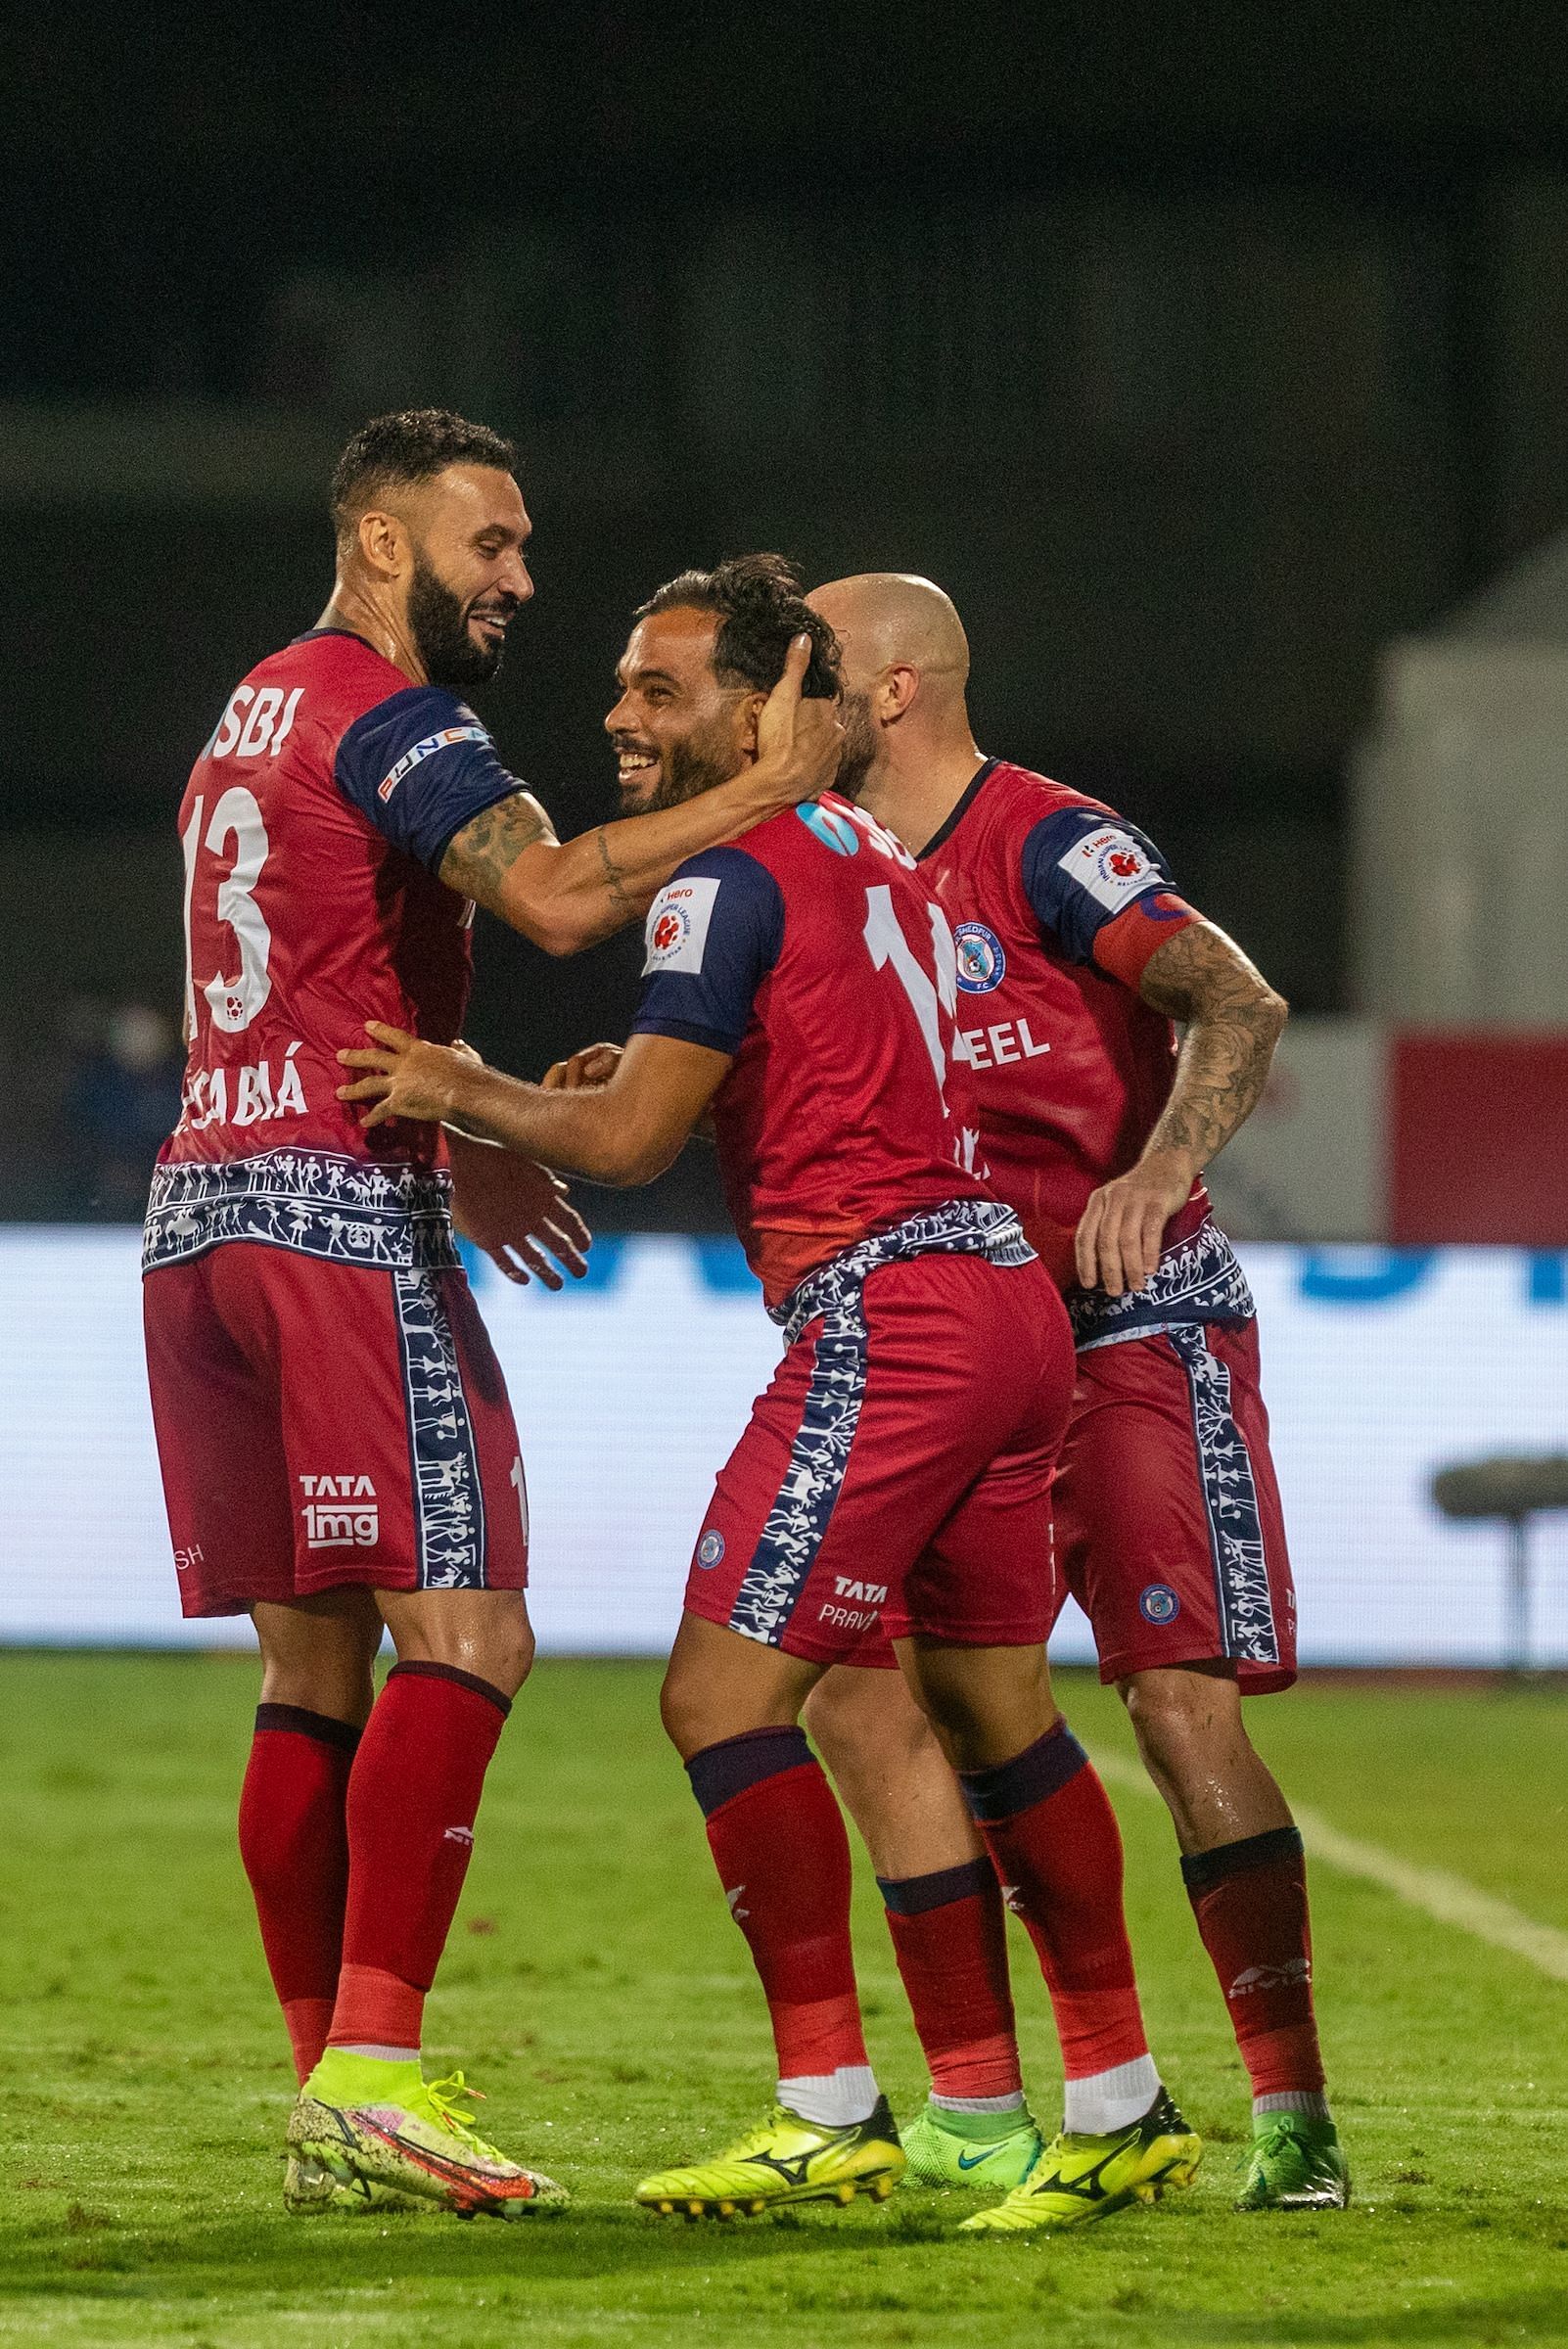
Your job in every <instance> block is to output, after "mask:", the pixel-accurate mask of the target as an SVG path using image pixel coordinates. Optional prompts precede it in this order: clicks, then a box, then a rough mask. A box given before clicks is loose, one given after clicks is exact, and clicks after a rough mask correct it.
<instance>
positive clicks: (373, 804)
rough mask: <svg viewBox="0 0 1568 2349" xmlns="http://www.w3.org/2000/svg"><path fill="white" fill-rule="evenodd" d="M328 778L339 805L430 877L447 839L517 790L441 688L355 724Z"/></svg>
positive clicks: (421, 691)
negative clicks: (348, 805) (348, 806)
mask: <svg viewBox="0 0 1568 2349" xmlns="http://www.w3.org/2000/svg"><path fill="white" fill-rule="evenodd" d="M335 775H336V780H337V784H338V788H339V790H340V791H341V792H342V793H343V795H344V797H345V799H346V800H349V801H351V802H352V804H353V806H356V807H357V808H358V809H359V812H360V814H361V815H365V816H368V817H369V818H370V821H371V822H372V823H373V824H374V825H375V827H376V829H377V831H378V832H380V833H382V834H383V835H384V837H385V838H386V839H388V840H390V841H391V842H392V846H393V848H396V849H402V850H404V851H406V852H407V853H408V854H409V855H410V856H414V857H417V858H418V860H419V862H420V863H421V864H423V865H426V866H428V867H429V869H430V871H431V872H433V873H434V872H437V871H438V870H439V868H440V861H441V858H442V857H443V856H444V855H445V853H446V851H447V848H448V846H449V845H450V843H451V839H452V835H453V834H454V833H456V832H460V831H461V830H462V828H463V826H464V825H465V824H466V823H467V822H468V821H469V820H470V818H471V817H473V816H476V815H480V814H482V813H483V812H484V809H485V808H486V807H493V806H495V803H496V802H497V800H504V799H507V798H509V797H510V795H511V794H512V793H513V792H514V791H518V790H520V789H521V788H522V787H521V785H520V784H519V782H518V779H517V777H516V776H515V775H514V774H511V773H509V772H508V770H507V769H506V768H505V767H504V766H503V765H502V764H501V761H500V760H499V759H498V758H497V757H496V755H495V745H494V743H493V742H491V740H490V736H489V730H488V728H487V727H485V726H482V725H481V723H480V721H479V719H478V718H477V717H476V716H475V715H474V713H473V711H472V710H470V709H469V707H468V705H467V703H466V702H460V701H459V700H458V698H457V696H456V694H455V693H449V692H448V691H447V689H446V688H445V686H443V685H410V686H409V687H408V688H407V690H406V691H405V692H402V693H393V694H390V695H389V696H388V698H387V700H386V701H384V702H378V703H377V704H376V706H375V708H374V709H373V710H367V711H366V712H365V714H364V715H363V716H362V717H356V718H355V719H354V721H353V723H352V725H351V726H349V727H347V728H346V731H345V733H344V736H343V739H342V741H341V742H340V743H339V745H338V759H337V765H336V768H335Z"/></svg>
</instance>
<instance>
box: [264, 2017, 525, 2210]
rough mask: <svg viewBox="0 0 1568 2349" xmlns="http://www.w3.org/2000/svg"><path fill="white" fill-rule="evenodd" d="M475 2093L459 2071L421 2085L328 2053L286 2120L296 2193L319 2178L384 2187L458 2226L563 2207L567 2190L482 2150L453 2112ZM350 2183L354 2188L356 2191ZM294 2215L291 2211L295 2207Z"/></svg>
mask: <svg viewBox="0 0 1568 2349" xmlns="http://www.w3.org/2000/svg"><path fill="white" fill-rule="evenodd" d="M477 2093H478V2092H477V2091H476V2090H473V2089H471V2088H469V2087H468V2086H467V2084H466V2083H465V2081H464V2079H463V2075H462V2073H461V2072H454V2073H453V2074H452V2075H451V2078H450V2079H448V2080H433V2081H430V2082H428V2083H427V2082H426V2080H425V2079H424V2078H423V2077H422V2075H421V2072H420V2068H419V2065H418V2064H417V2063H387V2062H383V2061H380V2060H378V2059H377V2058H376V2057H374V2056H365V2055H349V2054H346V2053H345V2052H344V2051H343V2050H342V2049H339V2048H329V2049H328V2050H327V2052H326V2054H325V2055H324V2056H323V2057H322V2059H321V2061H320V2062H319V2063H318V2064H317V2066H316V2068H315V2070H314V2071H313V2072H312V2073H311V2075H310V2077H309V2079H308V2080H307V2081H306V2082H305V2084H304V2086H303V2088H302V2089H301V2090H300V2098H299V2102H298V2103H297V2104H296V2105H295V2108H294V2111H293V2112H292V2113H291V2115H290V2116H289V2151H290V2152H291V2153H292V2154H293V2155H294V2157H295V2159H296V2161H297V2162H298V2163H299V2164H300V2168H299V2170H298V2171H297V2173H296V2185H297V2191H299V2192H300V2193H304V2192H310V2193H312V2194H313V2193H314V2192H315V2191H316V2190H317V2180H316V2175H315V2173H316V2172H317V2171H319V2170H325V2171H326V2172H327V2173H328V2175H329V2176H330V2177H332V2178H333V2179H334V2180H336V2182H337V2183H338V2185H340V2186H341V2187H344V2188H347V2189H349V2191H351V2192H352V2191H357V2190H358V2188H365V2187H368V2188H391V2189H392V2191H393V2192H394V2193H397V2194H405V2195H408V2196H410V2197H412V2198H413V2199H414V2200H415V2201H416V2202H419V2203H422V2204H424V2205H425V2206H426V2207H430V2206H431V2205H434V2206H435V2207H436V2208H437V2209H438V2210H449V2211H452V2212H453V2213H454V2214H455V2215H456V2216H457V2217H458V2218H460V2219H472V2218H476V2217H481V2216H483V2217H486V2218H493V2219H521V2218H527V2217H530V2216H531V2215H532V2213H533V2212H534V2211H538V2210H559V2209H562V2208H564V2206H565V2204H566V2202H567V2200H568V2195H567V2191H566V2188H564V2187H561V2186H557V2185H556V2183H555V2180H554V2179H553V2178H546V2177H545V2176H544V2174H543V2173H542V2171H539V2170H528V2169H524V2168H523V2166H522V2164H521V2163H519V2162H515V2161H508V2160H507V2158H506V2156H505V2155H504V2154H503V2153H499V2152H497V2150H496V2148H495V2147H494V2145H489V2144H486V2143H485V2142H484V2139H483V2138H482V2137H480V2136H479V2135H478V2133H477V2132H476V2131H475V2129H474V2126H473V2115H472V2114H471V2113H469V2112H464V2111H460V2110H459V2109H458V2107H459V2104H460V2103H461V2101H462V2099H464V2098H465V2097H468V2096H474V2095H476V2094H477ZM356 2182H357V2185H356ZM295 2207H298V2205H295Z"/></svg>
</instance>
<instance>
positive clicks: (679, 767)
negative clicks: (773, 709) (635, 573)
mask: <svg viewBox="0 0 1568 2349" xmlns="http://www.w3.org/2000/svg"><path fill="white" fill-rule="evenodd" d="M718 628H719V620H718V615H717V614H716V613H714V612H700V611H697V610H695V609H694V608H693V607H691V606H689V605H676V606H675V607H673V608H672V609H671V610H670V611H668V612H655V613H650V614H649V616H648V618H647V619H646V620H640V621H638V622H637V624H636V626H635V627H634V628H633V629H632V631H631V638H630V641H629V643H628V644H627V646H626V649H625V652H624V654H623V657H622V661H621V665H620V667H619V668H617V670H616V682H617V684H618V685H619V686H620V688H621V698H620V700H619V701H618V702H617V703H616V706H615V708H614V709H613V710H612V711H611V713H610V714H609V716H608V717H607V718H606V719H605V721H604V723H605V731H606V733H607V734H608V735H609V737H610V739H611V741H612V742H613V743H614V745H615V751H616V760H617V768H618V781H619V783H620V786H621V807H622V813H623V814H624V815H646V814H647V813H649V812H650V811H651V810H652V809H653V808H656V807H677V806H680V804H681V803H682V802H683V801H685V800H694V799H695V798H696V797H697V795H698V793H699V792H704V791H712V790H713V789H714V788H715V785H716V784H719V783H727V782H728V781H729V779H730V777H731V776H732V775H737V774H739V772H740V770H741V768H742V767H743V766H744V765H745V764H746V763H747V761H748V760H750V759H751V758H753V757H754V756H755V754H756V749H757V713H758V712H759V710H760V709H761V706H762V704H763V702H764V701H765V699H766V696H765V695H764V694H762V693H760V692H758V691H757V689H756V688H755V687H753V686H748V685H725V684H722V683H720V681H719V679H718V677H717V676H716V675H715V671H714V643H715V638H716V636H717V634H718Z"/></svg>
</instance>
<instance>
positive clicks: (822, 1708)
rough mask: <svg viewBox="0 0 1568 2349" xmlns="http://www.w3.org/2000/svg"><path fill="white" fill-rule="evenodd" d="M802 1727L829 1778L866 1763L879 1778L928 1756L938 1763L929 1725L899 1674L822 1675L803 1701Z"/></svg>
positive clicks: (845, 1669) (850, 1670)
mask: <svg viewBox="0 0 1568 2349" xmlns="http://www.w3.org/2000/svg"><path fill="white" fill-rule="evenodd" d="M806 1726H807V1728H808V1729H809V1730H810V1732H811V1737H812V1741H813V1742H814V1744H815V1745H816V1747H817V1750H818V1751H819V1752H820V1754H821V1756H822V1759H823V1761H824V1762H825V1763H826V1764H827V1766H828V1768H829V1770H830V1771H832V1773H833V1774H834V1776H835V1777H839V1776H842V1775H843V1773H845V1772H846V1771H853V1770H854V1768H855V1766H856V1764H857V1763H862V1762H863V1761H864V1760H865V1759H866V1758H867V1757H874V1758H875V1760H876V1762H877V1764H878V1767H879V1769H880V1770H881V1771H883V1772H887V1771H892V1770H899V1769H904V1768H907V1767H910V1766H913V1765H915V1764H917V1763H919V1762H920V1760H921V1759H922V1758H923V1757H925V1756H928V1755H931V1754H933V1753H938V1754H939V1758H940V1749H938V1747H937V1741H936V1737H935V1734H934V1732H933V1730H932V1727H931V1724H930V1722H929V1721H928V1720H927V1719H926V1716H925V1714H924V1713H923V1712H922V1711H921V1709H920V1706H919V1705H918V1704H917V1703H916V1702H915V1699H914V1698H913V1696H911V1694H910V1693H909V1688H908V1684H907V1682H906V1681H905V1680H904V1677H903V1675H902V1673H901V1672H878V1671H874V1670H860V1669H856V1668H855V1667H853V1666H841V1667H839V1668H838V1669H836V1670H834V1671H832V1672H830V1673H828V1674H827V1675H826V1677H825V1678H824V1679H822V1680H820V1681H818V1682H817V1684H816V1686H815V1687H814V1688H813V1689H812V1691H811V1693H810V1695H809V1697H808V1698H807V1704H806Z"/></svg>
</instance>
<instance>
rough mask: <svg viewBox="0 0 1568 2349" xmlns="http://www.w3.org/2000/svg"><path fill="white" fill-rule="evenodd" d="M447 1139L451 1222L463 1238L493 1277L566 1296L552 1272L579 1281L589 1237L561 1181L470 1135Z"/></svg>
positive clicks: (559, 1277)
mask: <svg viewBox="0 0 1568 2349" xmlns="http://www.w3.org/2000/svg"><path fill="white" fill-rule="evenodd" d="M447 1139H448V1147H449V1151H450V1155H451V1162H452V1221H453V1223H454V1224H455V1225H456V1227H457V1229H458V1231H459V1232H460V1233H461V1234H462V1236H463V1238H464V1239H465V1240H472V1241H473V1243H474V1245H475V1247H476V1248H480V1249H483V1251H484V1254H485V1255H486V1256H487V1257H488V1258H489V1260H490V1262H491V1264H492V1265H494V1267H495V1268H496V1270H497V1271H498V1272H503V1273H504V1274H505V1275H506V1277H507V1279H508V1280H512V1281H516V1282H517V1283H518V1285H519V1286H520V1287H526V1286H527V1284H528V1282H529V1280H530V1277H531V1278H532V1279H535V1280H538V1281H542V1283H543V1284H544V1286H545V1287H546V1288H547V1289H562V1288H565V1286H566V1282H565V1280H564V1279H563V1277H562V1274H561V1272H560V1271H559V1270H558V1269H557V1266H562V1267H565V1269H566V1271H567V1272H568V1273H570V1274H571V1276H572V1278H573V1279H574V1280H580V1279H581V1278H582V1276H583V1274H584V1273H585V1272H586V1271H587V1269H588V1266H587V1251H588V1249H589V1248H590V1247H591V1246H592V1244H593V1240H592V1234H591V1233H590V1231H589V1229H588V1226H587V1225H586V1223H585V1222H584V1221H583V1220H582V1218H581V1217H580V1216H579V1215H578V1214H577V1211H576V1208H575V1207H574V1206H573V1205H572V1202H571V1199H570V1197H569V1195H568V1192H567V1186H566V1184H565V1183H564V1182H563V1181H562V1180H561V1177H560V1176H559V1174H552V1172H551V1171H550V1169H549V1168H548V1167H541V1166H539V1165H538V1164H537V1162H536V1161H535V1160H533V1159H531V1158H522V1157H519V1156H518V1154H517V1153H516V1152H515V1151H511V1150H499V1149H496V1148H495V1147H494V1145H493V1144H491V1143H488V1142H480V1141H475V1140H474V1139H473V1138H472V1137H471V1136H470V1135H468V1134H464V1133H456V1132H454V1133H451V1134H449V1135H448V1137H447ZM552 1257H553V1258H554V1259H555V1260H556V1261H555V1263H552V1262H551V1258H552Z"/></svg>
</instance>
